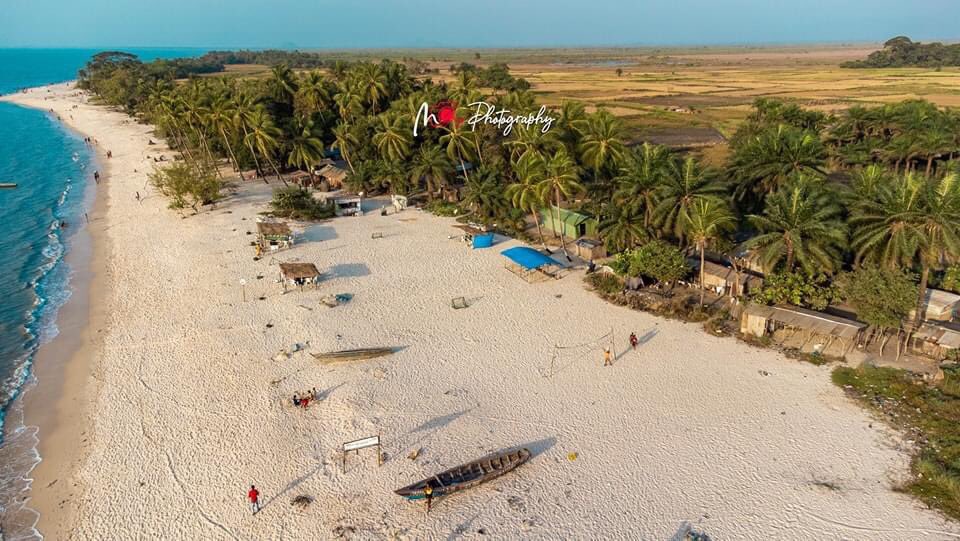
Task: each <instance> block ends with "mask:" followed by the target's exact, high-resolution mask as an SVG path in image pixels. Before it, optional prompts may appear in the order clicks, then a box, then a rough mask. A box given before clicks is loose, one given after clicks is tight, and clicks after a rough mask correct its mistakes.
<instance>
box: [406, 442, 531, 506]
mask: <svg viewBox="0 0 960 541" xmlns="http://www.w3.org/2000/svg"><path fill="white" fill-rule="evenodd" d="M529 459H530V450H529V449H520V450H516V451H505V452H501V453H496V454H492V455H488V456H485V457H483V458H481V459H479V460H474V461H473V462H468V463H466V464H463V465H462V466H457V467H456V468H450V469H449V470H447V471H444V472H441V473H438V474H436V475H434V476H432V477H428V478H426V479H424V480H422V481H418V482H416V483H414V484H412V485H407V486H405V487H403V488H398V489H397V490H395V491H394V492H396V493H397V494H399V495H400V496H403V497H404V498H407V499H408V500H422V499H424V498H426V494H425V493H424V490H425V489H426V488H427V487H428V486H429V487H430V488H431V489H433V497H438V496H446V495H448V494H452V493H454V492H459V491H461V490H466V489H468V488H473V487H475V486H477V485H479V484H481V483H485V482H487V481H490V480H491V479H496V478H497V477H500V476H501V475H503V474H505V473H507V472H509V471H511V470H513V469H515V468H516V467H517V466H519V465H521V464H523V463H524V462H526V461H527V460H529Z"/></svg>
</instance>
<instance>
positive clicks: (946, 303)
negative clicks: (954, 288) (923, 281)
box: [910, 288, 960, 321]
mask: <svg viewBox="0 0 960 541" xmlns="http://www.w3.org/2000/svg"><path fill="white" fill-rule="evenodd" d="M923 303H924V309H925V311H924V314H923V319H925V320H933V321H950V320H951V319H953V314H954V313H956V311H957V306H958V305H960V295H957V294H956V293H950V292H949V291H943V290H942V289H933V288H927V295H926V296H925V297H924V299H923ZM913 313H914V312H913V311H911V314H910V317H911V318H912V317H913Z"/></svg>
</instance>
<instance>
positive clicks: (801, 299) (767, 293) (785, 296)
mask: <svg viewBox="0 0 960 541" xmlns="http://www.w3.org/2000/svg"><path fill="white" fill-rule="evenodd" d="M838 297H839V295H838V294H837V289H836V287H835V286H833V285H832V284H831V283H830V279H829V278H827V277H826V276H824V275H818V276H808V275H806V274H804V273H800V272H780V273H776V274H769V275H767V277H766V278H764V279H763V287H762V288H761V289H759V290H757V291H755V292H754V293H753V295H752V299H753V300H754V301H755V302H759V303H761V304H792V305H794V306H800V307H803V308H813V309H814V310H823V309H824V308H826V307H827V306H829V305H830V303H831V302H833V301H834V300H837V298H838Z"/></svg>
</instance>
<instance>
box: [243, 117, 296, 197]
mask: <svg viewBox="0 0 960 541" xmlns="http://www.w3.org/2000/svg"><path fill="white" fill-rule="evenodd" d="M247 122H248V125H247V129H248V130H249V133H248V134H247V135H246V137H245V139H246V140H247V145H249V146H250V148H251V149H255V150H256V151H257V152H259V153H260V155H261V156H262V157H263V159H264V160H266V161H267V163H268V164H270V166H271V167H273V172H274V173H276V175H277V178H278V179H280V181H281V182H283V184H284V186H286V185H287V181H286V180H284V178H283V175H281V174H280V170H279V169H277V164H275V163H274V162H273V160H272V159H271V158H270V157H271V156H272V155H273V152H274V150H276V148H277V145H278V143H277V138H278V137H280V135H281V134H282V132H281V131H280V129H279V128H277V127H276V126H275V125H274V123H273V119H272V118H270V115H268V114H267V112H266V111H264V110H263V109H256V110H254V111H253V113H252V114H251V115H250V118H248V119H247Z"/></svg>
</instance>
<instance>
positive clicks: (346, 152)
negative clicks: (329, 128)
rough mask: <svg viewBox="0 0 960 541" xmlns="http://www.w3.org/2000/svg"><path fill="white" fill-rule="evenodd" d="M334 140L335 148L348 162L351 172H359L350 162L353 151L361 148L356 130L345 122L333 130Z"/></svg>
mask: <svg viewBox="0 0 960 541" xmlns="http://www.w3.org/2000/svg"><path fill="white" fill-rule="evenodd" d="M333 138H334V139H333V145H332V146H333V148H335V149H337V150H339V151H340V154H342V155H343V159H345V160H347V165H348V166H349V167H350V171H352V172H354V173H355V172H356V171H357V170H356V169H354V167H353V163H352V162H351V161H350V154H351V153H352V152H353V149H355V148H357V147H358V146H360V139H359V138H358V137H357V134H356V133H355V131H354V129H353V128H352V127H351V126H350V125H349V124H347V123H344V122H342V123H340V124H337V127H335V128H334V129H333Z"/></svg>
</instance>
